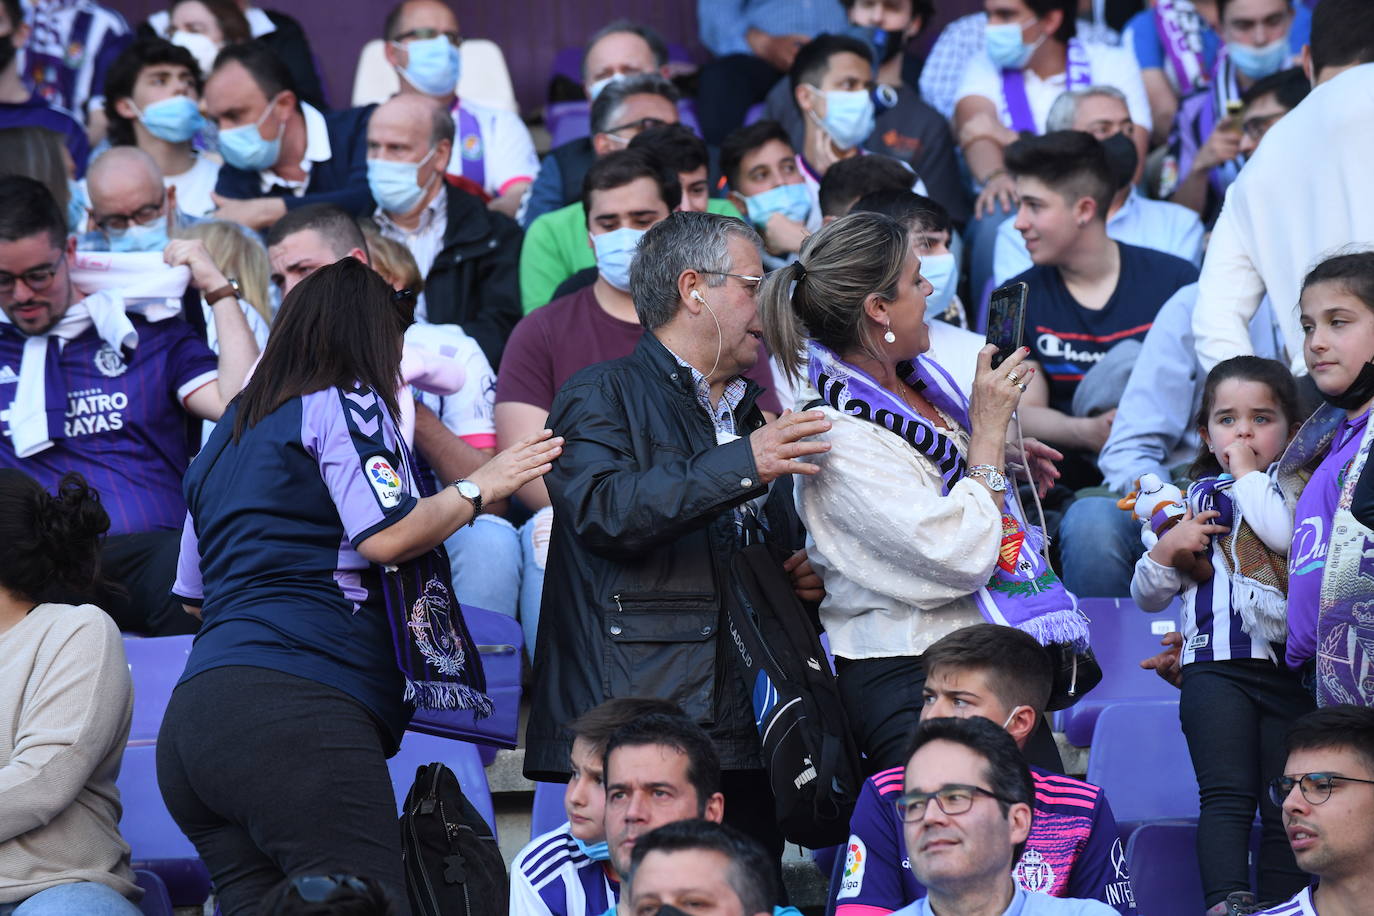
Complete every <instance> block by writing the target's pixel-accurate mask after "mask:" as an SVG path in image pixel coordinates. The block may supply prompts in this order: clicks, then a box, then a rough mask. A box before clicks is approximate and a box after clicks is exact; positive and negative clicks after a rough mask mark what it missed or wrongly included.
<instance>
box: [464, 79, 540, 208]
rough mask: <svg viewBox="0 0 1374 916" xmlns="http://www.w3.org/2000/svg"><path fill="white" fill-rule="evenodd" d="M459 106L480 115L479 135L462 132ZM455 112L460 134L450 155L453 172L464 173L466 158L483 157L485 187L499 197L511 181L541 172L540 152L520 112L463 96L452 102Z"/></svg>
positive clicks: (478, 122)
mask: <svg viewBox="0 0 1374 916" xmlns="http://www.w3.org/2000/svg"><path fill="white" fill-rule="evenodd" d="M460 108H461V109H462V110H464V111H466V112H468V113H469V114H471V115H472V116H473V117H474V118H476V119H477V129H478V131H479V132H480V136H478V137H476V138H475V139H474V138H473V137H464V136H462V132H463V125H462V121H461V119H460V118H459V109H460ZM452 113H453V124H454V127H455V128H456V130H457V132H458V134H459V135H460V136H459V138H458V140H457V142H455V143H454V144H453V155H452V156H450V157H449V161H448V172H449V174H450V175H462V174H463V159H464V158H469V159H482V160H484V163H483V164H484V165H485V168H486V172H485V174H484V175H483V180H482V190H484V191H486V192H487V193H488V194H490V195H491V196H492V197H499V196H500V195H501V194H502V193H504V192H505V190H506V187H507V185H510V184H511V183H512V182H516V181H534V179H535V177H536V176H537V175H538V174H539V155H538V154H537V153H536V152H535V151H534V140H533V139H532V138H531V137H530V131H529V128H527V127H526V126H525V122H524V121H521V120H520V116H519V115H517V114H516V113H515V112H513V111H507V110H505V109H504V108H488V107H487V106H486V105H479V104H477V103H476V102H468V101H462V100H459V101H458V102H457V103H456V104H455V105H454V106H453V112H452Z"/></svg>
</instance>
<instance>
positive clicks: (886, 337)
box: [883, 325, 897, 344]
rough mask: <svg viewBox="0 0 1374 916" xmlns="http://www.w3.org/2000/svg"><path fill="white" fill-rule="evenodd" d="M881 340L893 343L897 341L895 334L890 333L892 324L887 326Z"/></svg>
mask: <svg viewBox="0 0 1374 916" xmlns="http://www.w3.org/2000/svg"><path fill="white" fill-rule="evenodd" d="M883 340H885V341H887V342H888V343H890V344H894V343H896V342H897V335H896V334H893V333H892V325H888V326H887V331H886V332H884V334H883Z"/></svg>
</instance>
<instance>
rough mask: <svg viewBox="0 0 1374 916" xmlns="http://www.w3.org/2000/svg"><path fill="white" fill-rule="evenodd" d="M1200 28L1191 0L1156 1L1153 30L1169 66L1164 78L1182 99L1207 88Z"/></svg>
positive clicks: (1165, 69)
mask: <svg viewBox="0 0 1374 916" xmlns="http://www.w3.org/2000/svg"><path fill="white" fill-rule="evenodd" d="M1203 28H1204V26H1203V22H1202V17H1201V16H1199V15H1198V12H1197V9H1196V7H1194V6H1193V0H1155V30H1156V31H1157V32H1158V33H1159V41H1160V44H1162V45H1163V46H1164V57H1165V60H1166V61H1167V63H1168V66H1167V67H1165V68H1164V75H1165V77H1166V78H1168V80H1169V84H1170V85H1171V86H1172V87H1173V89H1174V92H1176V93H1177V94H1179V95H1181V96H1182V95H1187V94H1188V93H1189V92H1192V91H1193V90H1195V89H1200V88H1202V87H1203V86H1205V85H1207V77H1208V75H1207V71H1206V69H1205V61H1204V59H1203V56H1202V48H1203V44H1202V34H1203Z"/></svg>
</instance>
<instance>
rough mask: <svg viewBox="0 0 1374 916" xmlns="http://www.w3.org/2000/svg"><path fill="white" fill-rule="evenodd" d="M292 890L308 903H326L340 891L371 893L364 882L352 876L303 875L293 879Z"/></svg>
mask: <svg viewBox="0 0 1374 916" xmlns="http://www.w3.org/2000/svg"><path fill="white" fill-rule="evenodd" d="M291 888H292V889H293V890H294V891H295V892H296V893H297V894H299V895H300V898H301V899H302V900H304V901H305V902H306V903H325V902H327V901H328V900H329V898H330V897H333V896H334V892H335V891H338V890H350V891H353V892H355V893H358V894H367V893H370V890H369V888H368V886H367V885H366V884H365V883H363V880H362V879H361V878H355V877H353V876H352V875H301V876H300V877H298V878H292V879H291Z"/></svg>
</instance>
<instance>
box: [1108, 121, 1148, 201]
mask: <svg viewBox="0 0 1374 916" xmlns="http://www.w3.org/2000/svg"><path fill="white" fill-rule="evenodd" d="M1102 149H1103V151H1104V152H1105V153H1106V154H1107V165H1108V167H1109V168H1110V169H1111V171H1112V181H1113V183H1114V187H1115V188H1116V190H1118V191H1120V190H1121V189H1122V188H1124V187H1126V186H1127V185H1128V184H1130V183H1131V179H1132V178H1134V177H1135V167H1136V166H1137V165H1139V164H1140V151H1139V150H1138V149H1136V146H1135V142H1134V141H1133V140H1131V138H1130V137H1128V136H1126V135H1125V134H1123V133H1115V134H1112V135H1111V136H1110V137H1108V138H1107V139H1105V140H1103V141H1102Z"/></svg>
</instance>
